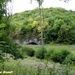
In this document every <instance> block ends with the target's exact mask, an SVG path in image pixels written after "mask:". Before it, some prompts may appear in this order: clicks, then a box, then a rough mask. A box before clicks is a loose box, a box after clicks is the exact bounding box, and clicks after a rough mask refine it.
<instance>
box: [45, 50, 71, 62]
mask: <svg viewBox="0 0 75 75" xmlns="http://www.w3.org/2000/svg"><path fill="white" fill-rule="evenodd" d="M70 53H71V52H70V51H68V50H66V49H58V50H54V49H52V50H50V51H49V52H47V54H46V59H48V60H52V61H54V62H59V63H63V61H64V60H65V58H66V57H67V56H68V55H69V54H70Z"/></svg>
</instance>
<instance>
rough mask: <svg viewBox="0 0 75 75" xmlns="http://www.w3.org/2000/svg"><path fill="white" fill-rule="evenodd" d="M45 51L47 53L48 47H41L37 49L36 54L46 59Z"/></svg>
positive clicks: (37, 56)
mask: <svg viewBox="0 0 75 75" xmlns="http://www.w3.org/2000/svg"><path fill="white" fill-rule="evenodd" d="M45 53H46V49H45V48H44V49H43V48H40V49H39V50H37V51H36V53H35V56H36V58H39V59H44V57H45Z"/></svg>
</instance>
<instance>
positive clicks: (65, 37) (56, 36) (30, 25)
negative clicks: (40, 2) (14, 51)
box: [10, 8, 75, 44]
mask: <svg viewBox="0 0 75 75" xmlns="http://www.w3.org/2000/svg"><path fill="white" fill-rule="evenodd" d="M43 16H44V25H43V29H44V41H45V43H63V44H75V11H72V10H65V9H63V8H45V9H43ZM39 23H40V15H39V10H38V9H34V10H30V11H24V12H21V13H16V14H14V15H13V16H12V21H11V34H10V37H12V38H13V39H19V40H21V41H23V40H26V39H29V40H30V39H35V38H37V39H38V40H40V29H41V28H40V24H39Z"/></svg>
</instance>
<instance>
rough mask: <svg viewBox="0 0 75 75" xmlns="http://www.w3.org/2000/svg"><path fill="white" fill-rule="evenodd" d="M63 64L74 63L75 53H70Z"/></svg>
mask: <svg viewBox="0 0 75 75" xmlns="http://www.w3.org/2000/svg"><path fill="white" fill-rule="evenodd" d="M63 63H64V64H75V55H74V54H72V53H70V54H69V55H68V56H67V57H66V58H65V60H64V62H63Z"/></svg>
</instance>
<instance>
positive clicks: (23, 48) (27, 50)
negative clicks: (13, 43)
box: [21, 47, 35, 57]
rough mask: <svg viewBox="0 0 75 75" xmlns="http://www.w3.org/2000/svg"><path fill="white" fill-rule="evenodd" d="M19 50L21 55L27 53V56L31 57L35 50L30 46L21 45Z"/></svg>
mask: <svg viewBox="0 0 75 75" xmlns="http://www.w3.org/2000/svg"><path fill="white" fill-rule="evenodd" d="M21 51H22V55H23V56H26V55H28V56H31V57H32V56H34V53H35V51H34V50H33V49H32V48H30V47H22V48H21Z"/></svg>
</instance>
